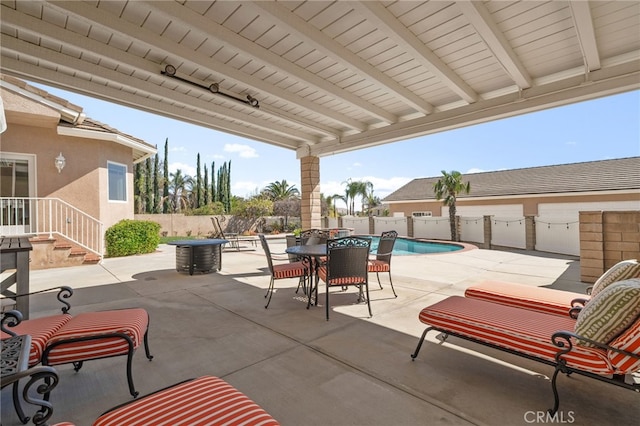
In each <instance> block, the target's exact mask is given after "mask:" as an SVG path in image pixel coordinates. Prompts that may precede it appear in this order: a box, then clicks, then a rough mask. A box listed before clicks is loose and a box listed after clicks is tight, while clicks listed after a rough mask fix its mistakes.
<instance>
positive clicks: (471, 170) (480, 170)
mask: <svg viewBox="0 0 640 426" xmlns="http://www.w3.org/2000/svg"><path fill="white" fill-rule="evenodd" d="M484 172H486V170H482V169H479V168H477V167H472V168H470V169H469V170H467V173H484Z"/></svg>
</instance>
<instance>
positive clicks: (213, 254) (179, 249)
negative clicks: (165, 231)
mask: <svg viewBox="0 0 640 426" xmlns="http://www.w3.org/2000/svg"><path fill="white" fill-rule="evenodd" d="M228 242H229V241H227V240H223V239H213V238H209V239H205V240H178V241H171V242H169V243H168V244H171V245H174V246H176V271H178V272H188V273H189V275H193V273H194V272H201V273H203V274H208V273H210V272H215V271H219V270H220V268H221V267H222V246H223V245H224V244H226V243H228Z"/></svg>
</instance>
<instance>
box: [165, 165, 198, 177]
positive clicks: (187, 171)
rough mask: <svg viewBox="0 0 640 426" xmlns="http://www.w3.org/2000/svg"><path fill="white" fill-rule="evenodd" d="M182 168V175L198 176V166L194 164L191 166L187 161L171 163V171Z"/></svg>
mask: <svg viewBox="0 0 640 426" xmlns="http://www.w3.org/2000/svg"><path fill="white" fill-rule="evenodd" d="M178 169H180V170H181V171H182V175H183V176H184V175H188V176H191V177H195V176H196V168H195V167H193V166H190V165H189V164H185V163H169V172H170V173H175V172H176V170H178Z"/></svg>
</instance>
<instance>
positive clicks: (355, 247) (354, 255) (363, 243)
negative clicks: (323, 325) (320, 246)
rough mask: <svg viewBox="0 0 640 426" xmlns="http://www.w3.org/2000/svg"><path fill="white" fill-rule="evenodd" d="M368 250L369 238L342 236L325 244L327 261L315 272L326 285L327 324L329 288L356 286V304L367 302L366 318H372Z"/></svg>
mask: <svg viewBox="0 0 640 426" xmlns="http://www.w3.org/2000/svg"><path fill="white" fill-rule="evenodd" d="M370 248H371V239H370V238H362V237H343V238H337V239H331V240H328V241H327V260H326V262H325V263H324V264H323V265H321V266H319V267H318V269H317V271H318V276H319V277H320V279H321V280H322V281H324V282H325V283H326V296H325V297H326V302H325V307H326V314H327V321H329V289H330V288H332V287H341V288H342V289H344V288H346V287H349V286H356V287H358V289H359V292H358V302H361V301H362V300H363V299H366V301H367V307H368V308H369V316H370V317H371V316H373V314H372V313H371V302H370V300H369V270H368V260H369V249H370ZM363 290H364V292H363ZM363 293H364V294H363Z"/></svg>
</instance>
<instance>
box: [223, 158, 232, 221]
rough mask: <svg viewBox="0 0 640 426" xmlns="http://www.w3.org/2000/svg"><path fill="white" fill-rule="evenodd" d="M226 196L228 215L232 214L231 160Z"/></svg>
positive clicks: (228, 169)
mask: <svg viewBox="0 0 640 426" xmlns="http://www.w3.org/2000/svg"><path fill="white" fill-rule="evenodd" d="M224 190H225V194H226V204H225V206H224V209H225V210H226V212H227V213H231V160H229V166H228V167H227V176H226V180H225V188H224Z"/></svg>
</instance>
